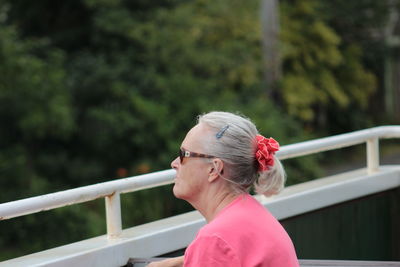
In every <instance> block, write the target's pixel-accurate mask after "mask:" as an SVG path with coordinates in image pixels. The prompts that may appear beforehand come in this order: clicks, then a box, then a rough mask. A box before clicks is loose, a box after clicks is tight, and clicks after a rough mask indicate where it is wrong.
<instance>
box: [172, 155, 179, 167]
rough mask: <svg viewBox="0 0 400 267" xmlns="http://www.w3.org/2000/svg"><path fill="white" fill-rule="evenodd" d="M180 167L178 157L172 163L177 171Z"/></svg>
mask: <svg viewBox="0 0 400 267" xmlns="http://www.w3.org/2000/svg"><path fill="white" fill-rule="evenodd" d="M178 166H179V157H176V158H175V159H174V160H173V161H172V162H171V168H173V169H177V168H178Z"/></svg>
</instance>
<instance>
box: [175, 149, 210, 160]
mask: <svg viewBox="0 0 400 267" xmlns="http://www.w3.org/2000/svg"><path fill="white" fill-rule="evenodd" d="M184 158H208V159H211V158H215V157H214V156H211V155H206V154H201V153H195V152H190V151H187V150H184V149H182V148H180V149H179V159H180V160H181V164H182V162H183V159H184Z"/></svg>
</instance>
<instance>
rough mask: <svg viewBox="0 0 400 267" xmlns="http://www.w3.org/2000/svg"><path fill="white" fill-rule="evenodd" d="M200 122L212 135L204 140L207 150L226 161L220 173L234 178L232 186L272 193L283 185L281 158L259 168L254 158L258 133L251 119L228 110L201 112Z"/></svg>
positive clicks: (266, 194) (276, 192) (283, 172)
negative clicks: (265, 167) (269, 165)
mask: <svg viewBox="0 0 400 267" xmlns="http://www.w3.org/2000/svg"><path fill="white" fill-rule="evenodd" d="M198 124H203V125H206V127H208V129H209V130H210V132H211V133H212V136H208V138H206V140H204V147H205V149H206V151H207V153H208V154H210V155H213V156H215V157H217V158H220V159H222V160H223V161H224V163H225V166H226V168H224V173H223V174H221V176H222V177H223V178H224V179H226V180H228V181H229V182H231V185H232V186H233V189H235V190H237V191H248V190H249V189H250V187H251V186H252V185H254V187H255V190H256V192H257V193H259V194H263V195H265V196H271V195H274V194H278V193H279V192H280V191H281V190H282V189H283V187H284V183H285V177H286V175H285V171H284V169H283V166H282V164H281V162H280V161H279V159H278V158H276V157H275V156H274V165H273V166H272V167H271V168H270V169H268V170H266V171H261V172H260V171H258V162H257V160H256V158H255V153H256V148H257V141H256V136H257V134H258V131H257V128H256V126H255V125H254V124H253V123H252V122H251V121H250V119H248V118H246V117H243V116H241V115H236V114H233V113H229V112H219V111H214V112H210V113H206V114H203V115H200V116H199V117H198Z"/></svg>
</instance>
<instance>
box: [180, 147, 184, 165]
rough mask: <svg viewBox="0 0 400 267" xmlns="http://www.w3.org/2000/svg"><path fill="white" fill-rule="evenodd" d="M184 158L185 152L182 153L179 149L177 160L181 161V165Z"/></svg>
mask: <svg viewBox="0 0 400 267" xmlns="http://www.w3.org/2000/svg"><path fill="white" fill-rule="evenodd" d="M184 157H185V151H183V150H182V149H181V148H180V149H179V159H180V160H181V163H182V160H183V158H184Z"/></svg>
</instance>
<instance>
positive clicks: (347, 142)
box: [0, 126, 400, 234]
mask: <svg viewBox="0 0 400 267" xmlns="http://www.w3.org/2000/svg"><path fill="white" fill-rule="evenodd" d="M383 138H400V126H381V127H375V128H370V129H366V130H361V131H356V132H352V133H346V134H341V135H336V136H331V137H326V138H321V139H316V140H311V141H305V142H301V143H296V144H291V145H286V146H282V148H281V150H280V151H279V152H278V153H277V157H278V158H280V159H289V158H295V157H299V156H304V155H309V154H314V153H318V152H323V151H328V150H333V149H337V148H343V147H348V146H352V145H356V144H361V143H367V144H371V143H369V142H370V141H371V140H379V139H383ZM372 144H375V146H374V145H369V147H371V148H374V147H377V146H378V143H377V142H375V143H372ZM378 152H379V150H375V151H372V152H370V153H368V154H371V155H372V156H371V158H372V159H374V158H375V159H374V160H375V161H376V160H378V159H379V153H378ZM369 161H370V160H368V162H369ZM371 161H372V162H373V160H371ZM376 164H379V161H378V162H375V165H376ZM174 176H175V170H172V169H171V170H165V171H160V172H154V173H150V174H144V175H139V176H133V177H128V178H124V179H118V180H114V181H110V182H104V183H99V184H94V185H89V186H84V187H80V188H75V189H70V190H66V191H61V192H56V193H51V194H46V195H42V196H37V197H31V198H26V199H22V200H16V201H11V202H7V203H3V204H0V220H5V219H10V218H13V217H18V216H23V215H27V214H32V213H36V212H40V211H44V210H51V209H55V208H59V207H63V206H68V205H73V204H78V203H82V202H87V201H91V200H94V199H98V198H106V199H107V200H108V201H109V202H110V201H112V200H113V201H117V204H115V203H112V202H110V203H109V202H107V203H108V207H114V208H115V207H118V206H119V205H120V204H119V194H120V193H128V192H133V191H138V190H142V189H146V188H152V187H157V186H161V185H166V184H170V183H173V178H174ZM115 194H116V195H118V197H114V198H113V196H114V195H115ZM115 199H116V200H115ZM110 214H118V212H117V213H115V212H114V213H113V212H112V211H110ZM110 216H111V215H110ZM114 216H118V215H114ZM108 219H109V218H107V222H108V221H109V220H108ZM113 220H117V223H116V224H117V225H119V224H120V223H118V219H116V218H112V220H110V221H111V222H112V221H113ZM119 220H120V218H119ZM116 232H118V229H116ZM109 234H110V233H109Z"/></svg>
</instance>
